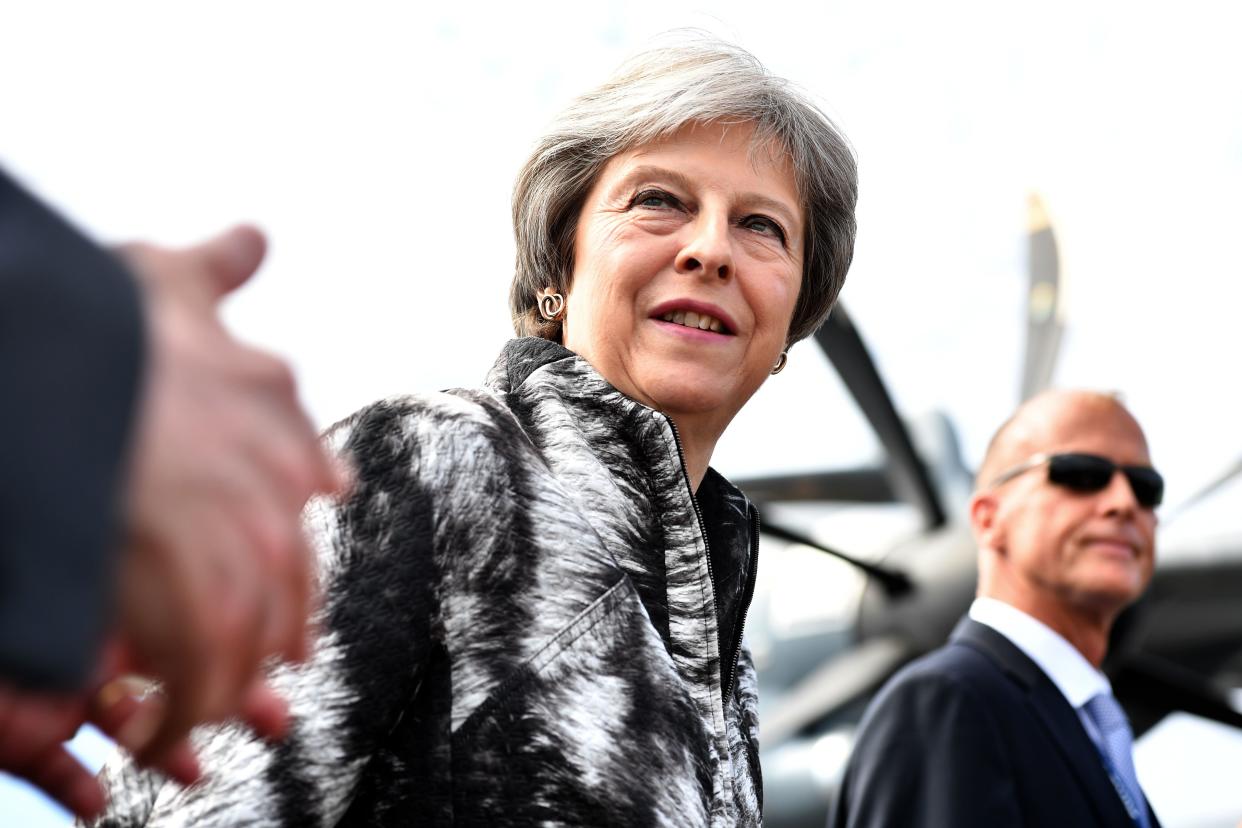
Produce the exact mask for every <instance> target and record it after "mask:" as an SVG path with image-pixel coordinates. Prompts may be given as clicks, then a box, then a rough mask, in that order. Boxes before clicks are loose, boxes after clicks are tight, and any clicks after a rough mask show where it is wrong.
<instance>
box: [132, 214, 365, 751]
mask: <svg viewBox="0 0 1242 828" xmlns="http://www.w3.org/2000/svg"><path fill="white" fill-rule="evenodd" d="M264 248H265V243H264V240H263V237H262V236H261V235H260V234H259V233H258V231H256V230H254V229H251V228H246V227H240V228H237V229H234V230H232V231H230V232H228V233H225V234H223V235H221V236H219V237H217V238H215V239H213V240H211V241H209V242H207V243H205V244H202V245H199V246H197V247H192V248H188V249H184V250H166V249H161V248H156V247H152V246H148V245H131V246H128V247H125V248H122V249H121V251H120V252H121V255H122V256H123V257H124V258H125V259H126V261H127V262H128V263H129V265H130V266H131V268H132V269H133V270H134V272H135V273H136V275H137V276H138V279H139V282H140V283H141V284H142V286H143V287H144V293H145V295H146V299H147V302H146V305H147V318H148V320H149V327H150V336H149V339H150V347H149V352H150V357H149V359H150V365H149V371H148V377H147V385H146V391H145V399H144V400H143V403H142V409H141V412H140V416H139V419H138V423H137V430H136V432H135V452H134V456H133V462H132V468H131V478H130V486H129V489H128V495H129V497H128V502H127V504H126V506H127V517H128V524H127V525H128V529H129V531H130V537H129V548H128V549H127V550H126V551H125V554H124V557H123V563H122V571H121V585H120V595H119V601H118V607H119V622H120V627H119V632H120V637H121V641H122V643H123V645H124V647H125V649H126V657H127V659H128V660H129V661H130V662H131V663H132V665H133V667H134V668H136V670H137V671H138V672H141V673H142V674H144V675H149V676H152V677H155V678H157V679H159V680H160V681H161V682H162V685H163V689H164V697H163V702H162V704H163V716H162V720H160V721H159V722H158V723H157V724H155V725H153V727H152V729H151V730H152V732H150V733H149V734H142V736H143V738H142V739H140V740H139V741H145V744H134V745H132V746H133V747H134V748H135V749H136V751H137V754H136V755H137V758H138V759H139V761H141V762H148V763H149V762H152V761H158V760H160V759H162V758H165V757H167V756H168V751H169V750H170V749H171V748H172V746H174V745H175V744H177V743H178V742H179V741H180V740H181V739H182V738H183V737H184V736H185V735H186V734H187V733H188V731H189V729H190V728H191V727H192V726H194V725H196V724H199V723H202V722H207V721H219V720H221V719H225V718H229V717H231V716H235V715H241V716H243V717H246V718H248V719H249V720H250V722H251V723H252V724H253V725H255V726H256V727H257V728H258V729H259V730H260V731H261V732H266V733H267V734H268V735H273V734H274V733H277V732H279V731H280V729H281V728H282V727H283V723H284V716H285V712H284V707H283V703H282V702H280V700H279V699H278V698H277V697H276V696H275V695H274V694H273V693H272V692H271V691H270V690H269V689H268V688H267V687H266V686H265V685H264V684H263V682H262V679H261V672H260V665H261V662H262V661H263V660H264V659H266V658H268V657H270V656H276V657H280V658H286V659H291V660H300V659H302V658H305V656H306V654H307V649H308V644H307V636H308V631H307V623H306V622H307V617H308V615H309V612H310V609H311V605H312V601H313V559H312V555H311V553H310V550H309V548H308V546H307V542H306V539H305V538H304V536H303V534H302V528H301V522H300V513H301V510H302V507H303V505H304V504H305V503H306V500H307V499H308V498H309V497H310V496H311V495H313V494H314V493H316V492H328V493H332V492H337V491H340V490H341V489H342V488H343V486H344V485H345V481H344V476H343V474H342V472H341V471H340V470H338V468H337V467H335V466H334V465H333V464H332V462H331V461H330V459H329V458H328V457H327V456H326V455H325V453H324V451H323V449H322V448H321V447H320V444H319V441H318V439H317V436H316V433H315V429H314V428H313V427H312V425H311V423H310V421H309V419H308V418H307V416H306V415H305V414H304V413H303V411H302V409H301V407H300V405H299V403H298V399H297V395H296V391H295V384H294V380H293V376H292V374H291V372H290V370H289V368H288V367H287V366H286V365H285V364H284V363H283V362H282V361H280V360H279V359H277V358H275V357H273V356H270V355H268V354H265V353H262V352H259V351H257V350H254V349H252V348H249V347H247V346H245V345H243V344H242V343H240V342H238V341H237V340H235V339H234V338H233V337H231V336H230V335H229V334H228V332H227V331H226V330H225V329H224V327H223V326H222V324H221V322H220V319H219V315H218V305H219V302H220V300H221V299H222V298H223V297H224V296H225V295H227V294H228V293H229V292H231V291H233V290H235V289H236V288H237V287H239V286H240V285H242V284H243V283H244V282H245V281H246V280H247V279H248V278H249V277H250V276H251V275H252V274H253V273H254V272H255V270H256V269H257V268H258V266H259V263H260V262H261V261H262V259H263V254H264Z"/></svg>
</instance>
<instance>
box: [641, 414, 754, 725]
mask: <svg viewBox="0 0 1242 828" xmlns="http://www.w3.org/2000/svg"><path fill="white" fill-rule="evenodd" d="M664 419H665V420H667V421H668V425H669V428H671V429H672V430H673V442H674V443H676V445H677V458H678V459H679V460H680V461H681V473H682V476H683V477H684V478H685V480H686V489H687V490H688V491H689V492H690V503H691V505H693V506H694V517H695V520H697V521H698V524H699V537H701V538H703V550H704V551H705V552H706V553H707V577H708V578H709V579H710V580H711V584H712V612H713V613H714V614H715V616H716V630H717V632H716V646H717V647H718V648H719V647H720V645H721V644H722V643H723V642H722V641H721V640H720V606H719V604H717V602H716V573H715V571H714V570H713V569H712V548H711V543H710V542H709V541H708V540H707V529H706V528H705V527H704V526H703V510H702V509H700V508H699V500H698V498H696V497H695V496H694V490H693V489H691V488H690V470H689V469H688V468H687V467H686V452H685V449H683V448H682V445H681V434H680V433H679V432H678V431H677V424H676V423H674V422H673V420H672V418H671V417H669V416H667V415H665V417H664ZM750 513H751V515H752V518H751V525H752V529H753V533H752V534H751V536H750V567H749V570H748V571H747V573H746V591H745V592H744V593H743V596H742V617H741V619H739V622H738V625H737V634H736V635H735V636H734V637H733V640H732V641H731V642H730V643H732V645H733V647H732V648H731V649H732V650H733V660H732V663H731V664H730V665H729V673H728V677H727V679H726V681H725V687H724V696H723V698H722V699H721V702H722V703H723V704H726V705H727V704H728V703H729V696H731V695H733V679H734V678H736V675H737V662H738V659H739V658H741V655H742V633H743V632H745V629H746V613H747V612H748V611H749V610H750V600H751V598H752V597H754V593H755V573H756V572H757V571H758V569H759V512H758V510H756V509H755V508H754V507H753V506H752V507H751V508H750ZM720 658H721V661H722V662H723V660H724V653H723V652H722V653H721V654H720Z"/></svg>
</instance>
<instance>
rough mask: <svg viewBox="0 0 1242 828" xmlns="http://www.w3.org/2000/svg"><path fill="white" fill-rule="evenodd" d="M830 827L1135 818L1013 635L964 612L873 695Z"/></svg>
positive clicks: (1084, 826)
mask: <svg viewBox="0 0 1242 828" xmlns="http://www.w3.org/2000/svg"><path fill="white" fill-rule="evenodd" d="M1150 819H1151V824H1152V826H1153V827H1154V826H1158V825H1159V823H1158V822H1157V821H1156V818H1155V815H1154V814H1152V815H1151V816H1150ZM829 824H830V825H832V826H837V828H846V826H848V828H879V826H903V827H904V826H926V827H927V828H966V827H967V826H979V828H1002V827H1003V828H1010V826H1049V828H1078V826H1081V828H1100V827H1101V826H1104V827H1105V828H1112V826H1116V827H1117V828H1132V826H1133V825H1134V823H1133V821H1132V820H1131V819H1130V817H1129V815H1128V814H1127V813H1126V810H1125V806H1124V805H1123V804H1122V802H1121V798H1120V797H1119V796H1118V795H1117V792H1116V790H1114V788H1113V785H1112V783H1111V782H1110V781H1109V778H1108V774H1107V773H1106V772H1105V770H1104V766H1103V763H1102V762H1101V760H1100V754H1099V752H1098V750H1097V749H1096V747H1095V744H1094V743H1093V742H1092V741H1091V737H1089V736H1088V735H1087V732H1086V730H1084V729H1083V726H1082V723H1081V722H1080V721H1079V719H1078V714H1077V713H1076V712H1075V710H1074V709H1073V708H1072V707H1070V704H1069V702H1067V701H1066V700H1065V697H1064V696H1063V695H1061V691H1060V690H1058V689H1057V687H1056V685H1055V684H1053V683H1052V680H1051V679H1049V678H1048V676H1047V675H1046V674H1044V672H1043V671H1042V670H1040V669H1039V667H1038V666H1036V664H1035V663H1034V662H1033V661H1031V660H1030V659H1029V658H1028V657H1027V656H1026V655H1025V654H1024V653H1023V652H1022V651H1021V650H1019V649H1018V648H1017V647H1016V646H1015V645H1014V644H1013V643H1012V642H1010V641H1009V639H1007V638H1005V637H1004V636H1003V635H1001V634H1000V633H998V632H996V631H995V630H993V629H992V628H990V627H988V626H985V625H983V624H979V623H977V622H975V621H971V620H970V619H969V618H966V619H963V620H962V621H961V623H959V624H958V625H957V629H956V630H954V632H953V635H952V637H951V638H950V639H949V643H948V644H947V645H945V646H944V647H942V648H940V649H939V650H936V651H935V652H933V653H930V654H928V655H927V656H924V657H923V658H921V659H919V660H918V661H915V662H914V663H912V664H910V665H909V666H907V667H906V668H905V669H903V670H902V671H901V672H900V673H898V674H897V675H896V676H894V677H893V679H892V680H891V681H890V682H889V683H888V684H887V685H886V686H885V687H884V689H883V690H881V691H880V693H879V695H878V696H876V698H875V699H874V700H873V701H872V703H871V706H870V707H869V708H868V710H867V713H866V715H865V716H864V717H863V722H862V725H861V728H860V730H859V734H858V740H857V743H856V744H855V746H854V753H853V756H852V757H851V758H850V761H849V764H848V765H847V767H846V771H845V778H844V780H843V782H842V785H841V791H840V793H839V794H838V797H837V802H836V805H835V808H834V810H833V815H832V817H831V819H830V823H829Z"/></svg>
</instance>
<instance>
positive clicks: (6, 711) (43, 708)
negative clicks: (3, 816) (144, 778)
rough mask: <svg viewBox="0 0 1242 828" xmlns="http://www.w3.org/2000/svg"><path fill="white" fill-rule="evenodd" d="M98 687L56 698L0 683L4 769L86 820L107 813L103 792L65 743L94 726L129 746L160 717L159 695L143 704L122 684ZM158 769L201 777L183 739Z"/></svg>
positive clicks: (0, 766)
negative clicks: (81, 728)
mask: <svg viewBox="0 0 1242 828" xmlns="http://www.w3.org/2000/svg"><path fill="white" fill-rule="evenodd" d="M98 687H99V688H100V689H99V690H96V689H94V688H92V690H91V691H90V692H87V693H82V694H79V695H69V694H65V695H55V694H49V693H32V692H27V691H23V690H19V689H17V688H15V687H10V686H7V685H4V684H0V770H3V771H6V772H8V773H12V774H15V775H17V776H21V777H23V778H25V779H27V780H29V781H30V782H31V783H32V784H34V785H36V786H38V787H39V788H41V789H42V790H43V791H44V792H45V793H47V795H48V796H50V797H52V798H53V799H55V800H56V801H58V802H60V803H61V804H62V805H63V806H64V807H66V808H68V809H69V810H70V811H72V812H73V813H74V814H76V815H77V816H80V817H82V818H83V819H90V818H91V817H93V816H95V815H97V814H98V813H99V812H100V811H101V810H103V807H104V793H103V789H102V788H101V787H100V784H99V782H98V781H97V780H96V779H95V777H94V776H93V775H92V774H91V772H90V771H88V770H87V769H86V768H85V767H83V766H82V765H81V764H80V763H79V762H78V760H77V759H75V758H74V757H73V755H72V754H70V753H69V752H68V751H67V750H66V749H65V746H64V742H66V741H67V740H68V739H70V738H72V737H73V735H74V734H75V733H77V731H78V728H80V727H81V726H82V725H83V724H84V723H86V722H90V723H92V724H94V725H95V726H96V727H98V728H99V729H100V730H101V731H103V732H104V733H106V734H108V735H109V736H111V737H112V738H113V739H115V740H116V742H117V743H118V744H120V745H122V746H130V745H132V738H133V735H134V734H135V733H137V734H141V731H142V730H143V729H145V727H146V726H145V725H144V721H146V720H151V719H152V718H158V717H159V711H158V709H157V708H158V706H159V699H158V697H151V698H149V699H144V700H141V701H140V700H139V699H138V698H137V697H136V696H134V695H133V694H132V693H130V692H128V691H127V688H126V687H125V685H124V684H122V683H120V682H112V683H109V684H100V685H98ZM135 725H137V727H135ZM157 768H158V769H159V770H161V771H163V772H164V773H165V774H167V775H168V776H170V777H172V778H173V779H176V780H177V781H179V782H181V783H182V784H187V785H188V784H191V783H193V782H195V781H196V780H197V779H198V778H199V776H200V771H199V767H198V763H197V761H196V760H195V758H194V754H193V752H192V751H191V749H190V746H189V742H188V741H185V740H182V741H180V742H178V743H175V744H174V745H173V746H172V747H171V748H170V749H169V750H168V751H166V752H165V758H164V760H163V761H162V762H161V763H160V764H159V765H158V766H157Z"/></svg>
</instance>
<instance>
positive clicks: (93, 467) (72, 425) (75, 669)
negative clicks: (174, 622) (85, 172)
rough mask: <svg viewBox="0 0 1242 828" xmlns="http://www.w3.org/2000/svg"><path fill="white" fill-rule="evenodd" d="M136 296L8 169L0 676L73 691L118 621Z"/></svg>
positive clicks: (136, 377) (124, 275)
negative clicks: (115, 597)
mask: <svg viewBox="0 0 1242 828" xmlns="http://www.w3.org/2000/svg"><path fill="white" fill-rule="evenodd" d="M144 335H145V328H144V325H143V316H142V308H141V305H140V300H139V293H138V287H137V285H136V284H135V283H134V280H133V279H132V278H131V276H130V274H129V273H128V272H127V271H126V270H125V268H124V267H122V266H121V264H120V262H119V261H117V260H116V259H115V258H114V257H113V256H110V255H108V253H106V252H105V251H103V250H101V249H99V248H98V247H96V246H95V245H94V244H92V243H91V242H90V241H88V240H87V239H86V238H84V237H83V236H82V235H81V234H80V233H78V232H77V231H76V230H74V229H73V228H71V227H70V226H69V225H67V224H66V223H65V222H64V221H63V220H62V219H61V218H60V217H59V216H57V215H55V214H54V213H52V212H51V211H50V210H48V209H47V207H45V206H44V205H42V204H40V203H39V202H38V201H37V200H36V199H34V198H33V197H31V196H30V194H28V193H26V192H25V191H24V190H22V189H21V188H20V187H18V186H17V184H15V183H14V182H13V181H12V180H11V179H9V178H8V177H7V176H5V175H4V173H3V172H0V395H2V397H0V433H3V434H4V437H5V438H4V440H3V441H0V677H3V678H4V679H7V680H9V681H14V682H18V683H20V684H23V685H26V686H29V687H36V688H54V689H76V688H78V687H80V686H81V685H82V684H84V683H85V681H86V680H87V678H88V677H89V674H90V672H91V670H93V669H94V668H95V667H96V660H97V659H98V650H99V646H100V643H101V640H102V638H103V631H104V630H106V629H107V628H108V625H109V619H110V615H111V609H112V608H111V606H110V599H111V592H112V590H111V587H112V585H113V584H114V583H115V577H114V566H115V560H116V556H117V548H118V541H119V539H120V530H121V527H120V516H121V510H120V492H121V488H122V483H123V480H124V475H125V466H126V461H127V460H128V455H129V441H130V433H131V430H132V427H133V420H134V417H135V414H136V409H137V402H138V398H139V393H140V383H141V378H142V368H143V345H144Z"/></svg>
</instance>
